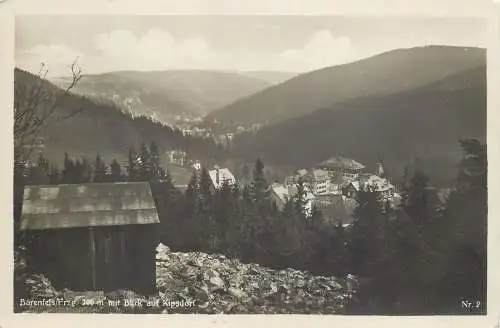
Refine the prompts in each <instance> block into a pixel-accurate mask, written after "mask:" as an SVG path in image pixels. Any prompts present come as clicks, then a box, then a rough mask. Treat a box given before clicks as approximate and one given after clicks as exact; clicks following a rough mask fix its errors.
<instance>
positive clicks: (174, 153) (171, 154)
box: [167, 149, 187, 166]
mask: <svg viewBox="0 0 500 328" xmlns="http://www.w3.org/2000/svg"><path fill="white" fill-rule="evenodd" d="M186 155H187V154H186V152H185V151H183V150H178V149H174V150H170V151H168V152H167V158H168V161H169V162H170V163H171V164H176V165H179V166H184V164H185V163H186Z"/></svg>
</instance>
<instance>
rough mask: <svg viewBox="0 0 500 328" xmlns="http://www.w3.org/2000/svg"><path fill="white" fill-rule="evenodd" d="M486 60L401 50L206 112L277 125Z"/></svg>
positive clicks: (437, 49) (475, 53)
mask: <svg viewBox="0 0 500 328" xmlns="http://www.w3.org/2000/svg"><path fill="white" fill-rule="evenodd" d="M485 64H486V51H485V50H484V49H480V48H465V47H452V46H426V47H417V48H410V49H398V50H393V51H389V52H385V53H382V54H380V55H376V56H373V57H369V58H366V59H362V60H359V61H356V62H352V63H349V64H345V65H339V66H333V67H326V68H323V69H320V70H316V71H313V72H309V73H304V74H300V75H298V76H296V77H293V78H291V79H289V80H287V81H285V82H284V83H281V84H278V85H275V86H272V87H270V88H267V89H265V90H262V91H260V92H258V93H256V94H253V95H251V96H248V97H246V98H243V99H241V100H238V101H236V102H234V103H232V104H230V105H227V106H226V107H224V108H222V109H220V110H218V111H215V112H213V113H211V114H209V115H208V117H207V121H213V120H214V119H216V120H218V121H222V122H223V124H225V125H239V124H243V125H246V124H251V123H261V124H276V123H279V122H283V121H286V120H287V119H291V118H295V117H300V116H302V115H306V114H309V113H312V112H313V111H315V110H317V109H320V108H325V107H328V106H331V105H332V104H333V103H339V102H344V101H346V100H350V99H356V98H360V97H367V96H377V95H388V94H395V93H398V92H402V91H407V90H412V89H415V88H419V87H421V86H424V85H426V84H429V83H432V82H437V81H439V80H442V79H444V78H446V77H447V76H451V75H453V74H456V73H459V72H462V71H465V70H468V69H471V68H474V67H478V66H482V65H485Z"/></svg>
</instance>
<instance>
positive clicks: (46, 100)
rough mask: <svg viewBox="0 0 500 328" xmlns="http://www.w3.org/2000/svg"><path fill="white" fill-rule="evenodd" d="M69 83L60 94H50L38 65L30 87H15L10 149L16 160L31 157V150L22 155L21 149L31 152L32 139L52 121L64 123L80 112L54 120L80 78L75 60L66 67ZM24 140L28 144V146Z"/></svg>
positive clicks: (79, 70)
mask: <svg viewBox="0 0 500 328" xmlns="http://www.w3.org/2000/svg"><path fill="white" fill-rule="evenodd" d="M69 68H70V70H71V75H72V76H71V82H70V84H69V85H68V86H67V87H66V88H65V89H64V90H63V91H62V93H60V92H58V91H55V92H53V91H52V90H51V89H50V88H47V82H46V78H47V74H48V70H47V69H46V68H45V64H44V63H42V64H41V67H40V70H39V72H38V75H37V78H35V81H34V83H33V84H30V83H27V84H26V85H21V84H18V85H16V87H15V100H14V145H15V148H16V149H15V154H16V160H19V159H20V158H19V156H21V157H22V159H21V160H26V159H27V158H29V155H30V154H31V150H30V151H28V152H27V153H25V152H24V149H25V148H28V149H32V148H33V146H34V142H36V138H37V136H38V135H39V133H40V131H41V129H42V128H43V127H45V126H47V124H48V123H49V120H51V119H53V120H54V121H55V122H58V121H61V120H64V119H68V118H70V117H73V116H75V115H76V114H78V113H80V112H81V109H78V110H75V111H74V112H72V113H69V114H68V115H64V116H62V117H60V118H56V119H54V114H55V112H56V111H57V109H58V108H59V107H60V105H61V103H62V101H63V100H64V99H65V98H66V96H67V95H69V94H70V93H71V90H72V89H73V88H74V87H75V86H76V84H77V83H78V82H79V81H80V79H81V77H82V70H81V68H80V67H78V65H77V60H75V61H74V62H73V63H72V64H71V65H70V67H69ZM27 140H31V144H30V142H29V141H28V144H26V142H27Z"/></svg>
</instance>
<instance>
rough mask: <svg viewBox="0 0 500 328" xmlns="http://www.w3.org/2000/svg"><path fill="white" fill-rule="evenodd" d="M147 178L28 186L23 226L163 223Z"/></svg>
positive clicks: (53, 226) (24, 203) (55, 226)
mask: <svg viewBox="0 0 500 328" xmlns="http://www.w3.org/2000/svg"><path fill="white" fill-rule="evenodd" d="M159 222H160V221H159V219H158V213H157V211H156V206H155V203H154V200H153V197H152V194H151V189H150V186H149V183H147V182H120V183H88V184H66V185H47V186H42V185H34V186H26V187H25V188H24V201H23V208H22V215H21V229H22V230H43V229H58V228H76V227H94V226H113V225H131V224H153V223H159Z"/></svg>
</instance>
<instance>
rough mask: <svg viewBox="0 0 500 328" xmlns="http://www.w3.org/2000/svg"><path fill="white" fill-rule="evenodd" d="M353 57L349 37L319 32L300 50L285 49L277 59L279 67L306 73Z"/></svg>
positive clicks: (326, 31)
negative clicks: (279, 63)
mask: <svg viewBox="0 0 500 328" xmlns="http://www.w3.org/2000/svg"><path fill="white" fill-rule="evenodd" d="M355 56H356V54H355V51H354V48H353V46H352V44H351V40H350V38H349V37H346V36H340V37H334V36H333V34H332V32H331V31H330V30H320V31H317V32H315V33H313V34H312V35H311V37H310V38H309V40H308V41H307V42H306V44H305V45H304V46H303V47H302V48H297V49H287V50H285V51H283V52H282V53H281V54H280V56H279V59H280V61H281V66H284V67H290V68H295V70H303V71H306V70H313V69H319V68H322V67H326V66H333V65H338V64H343V63H346V62H348V61H352V60H353V58H355Z"/></svg>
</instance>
